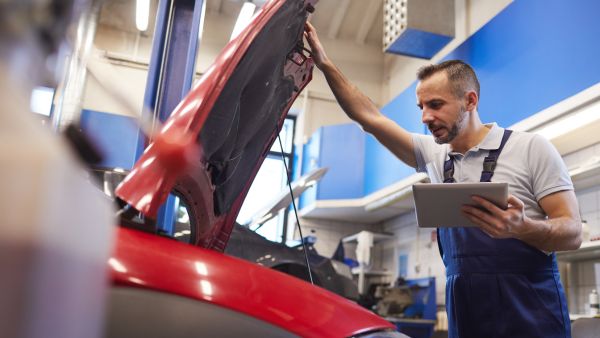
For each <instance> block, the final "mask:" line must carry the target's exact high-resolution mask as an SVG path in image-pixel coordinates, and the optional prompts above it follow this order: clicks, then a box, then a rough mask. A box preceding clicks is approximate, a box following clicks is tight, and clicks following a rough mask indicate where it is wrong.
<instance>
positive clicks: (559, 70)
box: [53, 0, 600, 313]
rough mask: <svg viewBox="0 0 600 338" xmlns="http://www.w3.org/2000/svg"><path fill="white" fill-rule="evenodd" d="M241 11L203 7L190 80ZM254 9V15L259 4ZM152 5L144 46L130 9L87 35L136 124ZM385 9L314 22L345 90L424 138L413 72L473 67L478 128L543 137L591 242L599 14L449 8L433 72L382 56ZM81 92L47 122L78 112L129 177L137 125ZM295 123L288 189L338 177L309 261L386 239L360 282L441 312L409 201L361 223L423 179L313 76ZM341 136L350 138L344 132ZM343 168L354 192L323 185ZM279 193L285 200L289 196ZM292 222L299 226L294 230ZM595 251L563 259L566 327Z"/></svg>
mask: <svg viewBox="0 0 600 338" xmlns="http://www.w3.org/2000/svg"><path fill="white" fill-rule="evenodd" d="M242 2H243V1H235V0H207V1H206V15H205V21H204V24H203V25H202V27H203V32H202V34H201V40H200V43H199V51H198V58H197V62H196V73H197V74H198V76H200V74H202V73H203V72H204V71H206V69H207V68H208V66H209V65H210V63H211V62H212V60H214V58H215V56H216V55H217V54H218V53H219V51H220V50H221V49H222V48H223V46H225V44H226V43H227V42H228V41H229V37H230V34H231V30H232V28H233V25H234V23H235V20H236V17H237V14H238V13H239V10H240V8H241V5H242ZM254 2H255V3H256V4H257V5H258V6H260V5H261V4H262V3H264V1H254ZM150 4H151V7H150V13H151V15H150V22H149V25H148V27H149V28H148V30H147V31H145V32H140V31H139V30H138V29H136V26H135V21H134V20H133V18H134V14H133V13H134V12H135V2H134V1H127V0H107V1H105V3H104V5H103V6H102V8H101V11H100V12H99V16H98V21H97V27H94V31H95V37H94V38H93V43H94V46H95V48H97V51H96V52H94V53H93V54H92V56H91V58H90V60H89V62H90V63H94V64H95V65H96V66H97V67H98V68H99V69H106V72H109V71H110V69H109V67H108V66H109V65H110V66H112V68H114V69H115V70H116V72H114V73H111V74H114V75H113V78H112V80H111V81H113V83H114V85H115V86H116V87H118V88H122V90H123V91H124V94H125V96H127V97H129V98H130V99H131V101H132V102H134V103H136V109H138V110H139V111H141V110H142V102H143V97H144V90H145V87H146V85H145V84H146V76H147V65H148V62H149V57H150V51H151V47H152V37H153V27H154V22H153V20H154V15H153V14H152V13H156V7H157V1H154V0H153V1H150ZM382 6H383V0H371V1H363V0H321V1H320V3H319V4H318V8H317V11H316V13H315V15H314V16H313V17H312V19H311V21H312V22H313V23H314V24H315V26H316V28H317V30H318V31H319V32H320V36H321V38H322V40H323V43H324V45H325V47H326V49H327V51H328V54H329V56H330V57H331V58H332V59H333V60H334V62H335V63H336V64H337V65H338V66H339V68H340V69H341V70H342V71H343V72H344V73H345V74H346V75H347V76H348V77H349V78H350V79H351V80H352V82H354V83H355V84H356V85H357V86H358V87H359V88H360V89H361V90H363V91H364V92H365V93H366V94H367V95H368V96H369V97H370V98H371V99H372V100H373V101H374V102H375V103H376V104H377V105H378V106H380V107H382V110H383V111H384V112H385V113H386V114H387V115H388V116H390V117H392V118H393V119H394V120H396V121H398V122H399V123H400V124H401V125H403V126H405V127H407V128H408V129H411V130H412V131H415V132H423V127H422V125H421V123H420V113H419V112H418V109H417V108H416V106H415V103H414V102H415V99H414V86H415V82H414V80H415V72H416V70H417V68H418V67H420V66H422V65H425V64H428V63H431V62H434V63H435V62H438V61H440V60H443V59H447V58H461V59H464V60H466V61H467V62H469V63H471V64H472V65H473V66H474V68H475V69H476V71H478V74H479V75H480V76H481V82H482V101H481V106H480V112H481V114H482V118H483V120H484V121H485V122H489V121H497V122H499V123H500V124H501V125H503V126H512V127H513V128H514V129H519V130H533V131H538V132H541V133H544V135H546V136H547V137H548V138H550V139H551V140H552V142H553V143H554V144H555V145H556V146H557V148H558V149H559V151H560V152H561V154H562V155H563V158H564V160H565V162H566V163H567V166H568V167H569V169H570V170H571V172H572V175H573V179H574V181H575V183H576V192H577V197H578V199H579V203H580V209H581V214H582V219H584V220H585V221H586V222H587V227H588V228H589V235H590V237H599V236H600V170H599V168H600V165H599V163H600V134H598V133H597V132H596V133H593V132H592V130H598V128H600V106H599V104H598V102H599V98H600V85H599V84H598V82H599V81H600V65H599V64H598V62H597V61H596V60H595V58H596V56H597V55H598V54H600V46H598V44H597V43H596V40H597V37H598V36H600V27H599V26H598V25H597V24H596V22H595V18H594V13H598V12H600V4H599V3H597V2H595V1H592V0H575V1H570V2H564V1H558V0H551V1H544V2H540V1H535V0H514V1H508V0H501V1H486V0H456V7H455V23H456V31H455V38H454V39H453V40H452V41H451V42H450V43H449V44H448V45H447V46H446V47H444V48H443V49H442V50H441V51H440V52H439V53H437V54H436V55H435V56H434V57H433V58H432V60H423V59H417V58H412V57H406V56H399V55H389V54H384V53H383V52H382V26H383V20H382V16H383V12H382ZM101 56H102V57H101ZM84 79H85V85H84V87H82V88H85V90H84V92H83V93H81V95H71V96H67V98H68V100H65V101H64V102H61V110H62V114H60V121H53V122H54V123H58V124H60V125H65V124H67V123H68V122H69V121H70V120H73V119H76V118H78V114H79V113H78V112H79V111H80V110H79V109H74V108H73V107H80V108H81V109H82V111H83V113H82V115H81V121H82V123H83V124H84V129H85V128H88V131H89V132H90V133H92V134H93V135H94V136H96V137H97V138H98V142H99V143H101V144H106V145H108V146H109V147H110V146H111V145H112V148H116V149H117V150H115V151H114V152H110V156H109V163H107V166H114V167H122V168H125V169H128V168H131V166H132V165H133V161H134V155H135V147H136V142H137V133H136V127H135V124H134V123H133V122H132V121H130V120H131V118H130V117H128V116H127V114H126V111H125V108H124V107H122V106H121V105H120V104H119V103H118V102H116V101H115V100H114V99H113V98H112V97H111V95H110V94H108V93H107V92H106V91H105V90H104V89H102V88H100V87H99V85H98V83H97V82H95V81H94V79H92V78H90V77H85V78H84ZM59 96H60V95H56V97H59ZM69 100H71V101H69ZM55 104H56V102H55ZM291 112H292V114H293V115H296V116H297V118H296V134H295V135H296V137H295V139H294V148H295V157H294V160H295V168H296V171H295V173H294V174H295V176H296V177H298V176H299V175H300V174H301V172H300V171H301V170H300V169H301V168H305V169H307V168H309V167H310V165H311V163H312V164H314V163H334V164H337V165H334V166H332V167H331V168H330V170H329V172H328V174H327V175H326V176H325V178H324V179H323V180H322V181H321V182H320V183H318V185H317V186H316V187H315V188H313V190H312V191H311V192H310V193H308V194H307V197H303V198H304V200H303V201H302V202H301V207H302V210H301V214H302V215H303V217H302V220H301V222H302V225H303V227H304V228H305V229H306V232H310V233H311V234H312V235H314V236H316V237H317V243H316V248H317V250H318V251H319V252H320V253H321V254H322V255H324V256H331V255H332V254H333V252H334V250H335V248H336V247H337V245H338V243H339V241H340V240H341V239H342V238H344V237H346V236H349V235H353V234H355V233H357V232H359V231H361V230H369V231H373V232H388V233H393V234H394V235H395V236H394V237H393V238H392V239H388V240H384V241H381V242H378V243H377V244H376V245H375V246H374V248H373V252H372V256H373V271H380V272H381V271H383V272H384V273H381V274H373V275H371V276H368V279H369V280H370V281H372V282H382V281H385V282H392V281H393V280H395V279H396V277H397V276H398V275H399V274H403V275H405V276H404V277H406V278H420V277H429V276H434V277H436V283H437V285H436V290H437V297H436V298H437V300H438V303H439V304H443V303H444V281H445V273H444V268H443V265H442V262H441V259H440V258H439V254H438V249H437V244H436V243H435V242H434V237H433V236H432V233H431V230H427V229H419V228H417V226H416V221H415V215H414V213H413V211H412V210H411V203H412V202H410V196H407V197H406V198H404V199H398V200H397V201H394V203H391V204H389V205H385V206H384V207H381V208H377V209H376V210H375V211H373V212H368V211H365V206H366V205H367V204H369V203H374V202H377V201H378V200H379V199H381V198H383V197H385V196H389V195H390V194H393V193H397V192H400V191H402V189H405V188H406V187H407V186H409V185H410V183H411V182H414V181H415V180H416V181H418V180H420V179H422V178H421V177H417V176H414V175H413V174H414V172H413V171H411V170H410V168H407V167H406V166H404V165H402V164H401V163H400V162H399V161H397V160H395V159H393V157H392V155H391V154H390V153H389V152H387V151H386V150H384V149H383V148H382V147H381V146H379V145H378V144H377V143H376V142H375V141H374V140H373V138H372V137H370V136H364V135H363V134H361V133H360V132H359V131H358V128H357V127H356V126H355V125H353V124H350V123H351V121H350V120H349V119H348V118H347V117H346V116H345V114H344V113H343V112H342V111H341V110H340V108H339V106H338V105H337V103H336V102H335V99H334V97H333V95H332V94H331V92H330V90H329V88H328V86H327V84H326V82H325V80H324V78H323V76H322V75H321V74H320V72H318V71H315V73H314V79H313V81H312V83H311V84H310V85H309V86H308V87H307V89H306V90H305V91H304V92H303V93H302V95H301V97H300V98H299V99H298V100H297V101H296V103H295V105H294V106H293V108H292V110H291ZM56 116H57V115H55V117H56ZM573 121H575V122H578V123H577V124H574V122H573ZM343 124H350V125H348V126H340V125H343ZM557 125H560V126H561V128H556V126H557ZM315 135H319V136H318V137H317V138H315ZM347 135H352V142H351V143H350V144H351V145H353V146H354V147H350V146H349V145H348V143H347V142H346V138H347V137H348V136H347ZM355 135H356V138H354V136H355ZM311 142H313V143H315V144H316V147H317V149H321V150H322V149H327V147H330V148H331V149H338V150H339V151H338V152H333V154H334V155H333V157H331V156H329V157H327V156H328V155H327V154H329V153H327V152H319V151H317V152H316V153H314V152H311V151H310V149H309V148H310V147H308V146H307V145H310V144H311ZM311 161H312V162H311ZM348 167H353V168H357V170H356V172H354V171H353V175H355V177H351V179H352V182H356V184H350V183H351V182H348V183H347V184H345V185H343V186H342V185H340V184H331V182H336V177H337V178H338V179H339V177H340V176H339V175H344V174H343V173H340V172H339V168H342V169H343V168H348ZM344 179H345V180H348V177H345V178H344ZM328 182H329V183H328ZM350 186H351V187H350ZM280 187H284V186H283V182H281V186H280ZM311 194H312V195H311ZM267 201H268V199H267ZM267 201H265V202H267ZM289 220H290V222H293V218H292V217H290V219H289ZM278 222H279V223H277V224H276V225H275V226H273V227H270V228H269V227H265V229H263V230H269V229H271V230H269V231H275V233H272V234H268V235H267V237H270V238H272V239H279V238H281V237H283V238H285V239H294V238H297V236H296V234H294V233H293V232H289V233H282V230H281V229H282V228H281V226H280V224H281V223H282V220H279V221H278ZM596 243H598V242H596ZM584 245H587V244H584ZM589 247H591V248H592V249H589V248H585V247H584V248H583V249H581V251H580V252H578V253H572V254H563V255H560V256H559V260H560V261H561V274H562V276H563V278H564V279H567V281H566V282H565V287H566V288H567V293H568V295H569V307H570V310H571V312H572V313H584V312H585V310H586V302H587V296H588V294H589V293H590V292H591V290H592V289H597V288H598V287H599V285H598V284H600V253H599V252H598V251H600V250H599V249H594V248H593V245H592V246H589ZM349 254H351V253H349Z"/></svg>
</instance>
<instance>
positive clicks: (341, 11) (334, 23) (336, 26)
mask: <svg viewBox="0 0 600 338" xmlns="http://www.w3.org/2000/svg"><path fill="white" fill-rule="evenodd" d="M348 7H350V0H340V1H339V6H337V10H336V11H335V13H334V14H333V18H331V24H329V32H327V37H329V38H330V39H336V38H337V37H338V34H339V32H340V27H341V26H342V21H344V17H345V16H346V11H348Z"/></svg>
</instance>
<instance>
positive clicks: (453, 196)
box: [413, 182, 508, 228]
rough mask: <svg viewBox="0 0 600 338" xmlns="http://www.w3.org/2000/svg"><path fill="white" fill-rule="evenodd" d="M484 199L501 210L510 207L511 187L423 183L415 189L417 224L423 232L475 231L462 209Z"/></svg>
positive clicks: (498, 184)
mask: <svg viewBox="0 0 600 338" xmlns="http://www.w3.org/2000/svg"><path fill="white" fill-rule="evenodd" d="M473 195H478V196H481V197H483V198H485V199H487V200H489V201H490V202H492V203H494V204H495V205H496V206H498V207H499V208H502V209H506V208H507V207H508V183H495V182H489V183H480V182H477V183H429V184H427V183H424V184H415V185H413V196H414V199H415V210H416V213H417V223H418V225H419V227H421V228H435V227H474V226H476V225H475V224H474V223H472V222H471V221H470V220H469V219H468V218H467V217H465V216H464V214H463V213H462V211H461V209H462V206H463V205H465V204H468V205H475V203H474V202H473V200H472V198H471V197H472V196H473Z"/></svg>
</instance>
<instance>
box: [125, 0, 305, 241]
mask: <svg viewBox="0 0 600 338" xmlns="http://www.w3.org/2000/svg"><path fill="white" fill-rule="evenodd" d="M316 1H317V0H287V1H286V0H272V1H269V2H268V3H266V4H265V6H264V7H263V9H262V10H261V12H259V13H258V14H257V15H256V16H255V18H254V20H253V22H252V23H251V24H250V25H249V27H248V28H246V30H245V31H244V32H242V34H240V36H239V37H238V38H236V39H235V40H233V41H231V42H230V43H229V44H228V45H227V46H226V47H225V49H224V50H223V51H222V52H221V54H220V56H219V57H218V58H217V61H216V62H215V63H214V64H213V65H212V66H211V67H210V68H209V69H208V71H207V72H206V73H205V75H204V76H203V77H202V79H200V81H199V82H198V83H197V84H196V86H195V87H194V88H193V89H192V91H191V92H190V93H189V94H188V95H187V96H186V98H185V99H184V100H183V101H182V102H181V103H180V104H179V105H178V106H177V108H175V110H174V111H173V113H172V114H171V117H170V118H169V119H168V120H167V121H166V122H165V125H164V127H163V129H162V130H161V132H160V134H161V135H160V136H162V137H164V139H169V138H173V139H180V138H181V135H191V136H193V137H194V138H195V139H196V140H197V143H198V144H199V145H200V147H201V152H202V155H201V156H200V161H198V162H196V163H194V164H193V165H192V166H191V168H190V167H188V168H185V170H181V171H178V170H172V163H171V164H169V163H167V162H168V158H169V157H168V156H165V154H164V153H162V152H161V151H160V149H158V148H159V147H158V146H153V143H151V144H150V145H149V146H148V148H147V149H146V151H145V152H144V154H143V155H142V157H141V158H140V160H139V161H138V162H137V163H136V165H135V166H134V168H133V170H132V172H131V173H130V174H129V176H128V177H127V178H126V179H125V180H124V182H123V183H122V184H121V185H120V186H119V187H118V188H117V191H116V194H117V196H119V198H120V199H122V200H123V201H125V202H127V203H128V204H129V205H131V206H133V207H134V208H135V209H137V210H139V211H140V212H142V213H143V214H145V215H146V216H148V217H150V218H154V217H155V215H156V212H157V210H158V208H159V207H160V205H162V204H163V203H164V201H165V200H166V197H167V196H168V194H169V193H171V192H173V191H175V192H176V193H177V194H178V195H179V196H180V197H182V198H183V199H185V200H186V204H187V205H188V206H190V209H191V210H189V213H190V218H191V220H192V228H193V229H192V237H193V239H192V241H193V242H194V244H197V245H200V246H204V247H211V248H215V249H218V250H221V251H222V250H223V249H224V247H225V245H226V242H227V239H228V238H229V234H230V233H231V229H232V227H233V223H234V221H235V218H236V217H237V214H238V212H239V209H240V207H241V204H242V202H243V199H244V197H245V195H246V193H247V192H248V189H249V188H250V185H251V182H252V180H253V179H254V177H255V176H256V173H257V172H258V169H259V168H260V165H261V164H262V162H263V160H264V158H265V157H266V155H267V153H268V150H269V149H270V148H271V145H272V144H273V142H274V141H275V139H276V137H277V134H278V132H279V130H280V129H281V127H282V125H283V121H284V119H285V116H286V114H287V111H288V110H289V108H290V106H291V105H292V103H293V101H294V99H295V98H296V97H297V96H298V94H299V93H300V91H301V90H302V89H303V88H304V87H305V86H306V84H307V83H308V82H309V81H310V79H311V77H312V69H313V62H312V60H311V59H310V58H307V57H306V56H304V55H303V52H302V32H303V30H304V24H305V22H306V19H307V17H308V11H312V10H313V5H314V3H316Z"/></svg>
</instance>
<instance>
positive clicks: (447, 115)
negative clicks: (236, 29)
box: [305, 23, 582, 338]
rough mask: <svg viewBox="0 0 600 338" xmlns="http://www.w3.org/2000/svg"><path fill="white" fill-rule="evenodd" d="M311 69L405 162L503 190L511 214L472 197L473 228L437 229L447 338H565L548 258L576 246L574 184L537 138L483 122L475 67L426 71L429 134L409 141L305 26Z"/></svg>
mask: <svg viewBox="0 0 600 338" xmlns="http://www.w3.org/2000/svg"><path fill="white" fill-rule="evenodd" d="M305 38H306V39H307V41H308V43H309V45H310V47H311V50H312V53H313V58H314V61H315V64H316V65H317V67H318V68H319V69H320V70H321V71H322V72H323V74H324V75H325V78H326V79H327V82H328V83H329V86H330V87H331V90H332V91H333V93H334V95H335V97H336V99H337V101H338V103H339V104H340V106H341V108H342V109H343V110H344V111H345V113H346V114H347V115H348V116H349V117H350V118H351V119H352V120H354V121H356V122H358V123H359V124H360V125H361V126H362V128H363V129H364V130H365V131H366V132H368V133H371V134H373V135H374V136H375V137H376V138H377V140H378V141H379V142H381V143H382V144H383V145H384V146H385V147H387V148H388V149H389V150H390V151H391V152H392V153H393V154H395V155H396V156H397V157H398V158H399V159H400V160H402V161H403V162H405V163H406V164H408V165H410V166H412V167H414V168H416V170H417V171H419V172H426V171H427V169H428V168H429V170H432V168H433V170H436V171H437V172H436V173H435V174H433V173H432V172H430V175H429V176H430V177H440V179H441V178H443V180H444V183H452V182H477V181H481V182H490V181H491V178H492V176H493V178H494V182H507V183H508V184H509V197H508V203H509V205H508V208H507V209H506V210H502V209H500V208H498V207H496V206H495V205H494V204H492V203H491V202H489V201H487V200H485V199H482V198H480V197H477V196H473V201H474V204H476V205H478V206H479V207H481V208H482V209H478V208H475V207H471V206H464V207H463V209H462V211H463V212H464V214H465V215H466V216H467V217H468V218H469V219H470V220H471V221H472V222H474V223H475V224H477V225H478V227H464V228H462V227H459V228H439V229H438V245H439V247H440V254H441V255H442V259H443V261H444V265H445V266H446V275H447V279H446V311H447V313H448V322H449V336H450V337H509V336H510V337H530V338H531V337H545V338H548V337H570V321H569V312H568V310H567V304H566V299H565V294H564V290H563V287H562V285H561V282H560V276H559V272H558V267H557V262H556V258H555V255H554V251H561V250H574V249H577V248H579V246H580V244H581V240H582V239H581V221H580V218H579V213H578V205H577V200H576V197H575V194H574V191H573V185H572V182H571V179H570V177H569V174H568V172H567V169H566V167H565V164H564V163H563V161H562V159H561V157H560V155H559V153H558V152H557V150H556V149H555V148H554V147H553V146H552V145H551V144H550V142H548V141H547V140H546V139H544V138H543V137H541V136H539V135H536V134H531V133H525V132H518V131H510V130H507V129H503V128H501V127H500V126H498V125H497V124H495V123H490V124H483V123H482V122H481V120H480V118H479V114H478V112H477V106H478V102H479V82H478V80H477V76H476V74H475V72H474V71H473V69H472V68H471V67H470V66H469V65H467V64H465V63H464V62H462V61H458V60H453V61H446V62H442V63H440V64H438V65H429V66H425V67H422V68H421V69H420V70H419V71H418V73H417V77H418V80H419V83H418V85H417V89H416V96H417V105H418V106H419V108H420V109H421V111H422V122H423V123H424V124H425V125H426V126H427V127H428V128H429V131H430V132H431V134H432V136H428V135H421V134H414V133H409V132H408V131H406V130H405V129H403V128H402V127H400V126H399V125H397V124H396V123H395V122H394V121H392V120H391V119H389V118H387V117H386V116H384V115H383V114H382V113H381V112H380V111H379V110H378V109H377V107H376V106H375V105H374V104H373V102H372V101H371V100H370V99H369V98H368V97H367V96H365V95H364V94H363V93H361V92H360V91H359V90H358V88H357V87H356V86H354V85H353V84H352V83H350V82H349V81H348V79H347V78H346V77H345V76H344V75H343V74H342V73H341V72H340V70H339V69H338V68H337V67H336V66H335V65H334V64H333V63H332V61H331V60H330V59H329V58H328V57H327V55H326V53H325V50H324V49H323V46H322V44H321V42H320V41H319V38H318V36H317V33H316V31H315V29H314V27H313V26H312V25H311V24H310V23H308V24H307V25H306V28H305Z"/></svg>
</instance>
